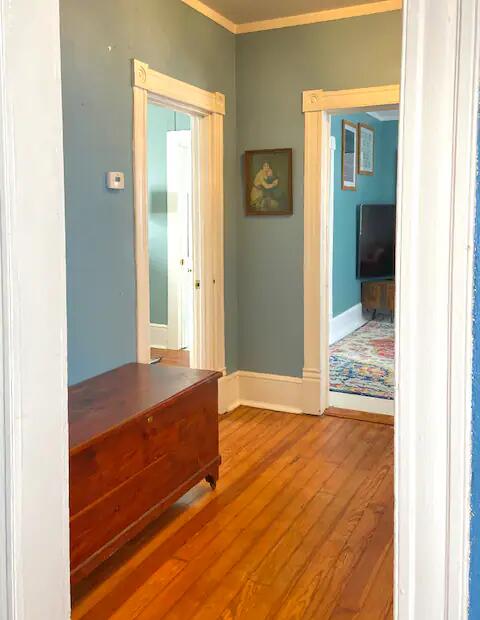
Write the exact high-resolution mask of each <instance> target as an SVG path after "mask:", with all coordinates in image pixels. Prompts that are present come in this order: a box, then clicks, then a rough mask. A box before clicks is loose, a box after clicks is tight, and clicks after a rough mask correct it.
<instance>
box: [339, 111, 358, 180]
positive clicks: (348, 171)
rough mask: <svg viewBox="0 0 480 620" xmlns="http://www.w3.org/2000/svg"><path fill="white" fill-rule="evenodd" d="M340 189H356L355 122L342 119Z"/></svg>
mask: <svg viewBox="0 0 480 620" xmlns="http://www.w3.org/2000/svg"><path fill="white" fill-rule="evenodd" d="M342 189H346V190H350V191H355V190H356V189H357V124H356V123H351V122H350V121H346V120H343V121H342Z"/></svg>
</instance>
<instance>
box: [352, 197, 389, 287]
mask: <svg viewBox="0 0 480 620" xmlns="http://www.w3.org/2000/svg"><path fill="white" fill-rule="evenodd" d="M394 276H395V205H373V204H372V205H367V204H361V205H359V206H358V235H357V278H358V279H359V280H373V279H379V278H386V279H388V278H393V277H394Z"/></svg>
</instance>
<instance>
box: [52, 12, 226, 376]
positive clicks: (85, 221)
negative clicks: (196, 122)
mask: <svg viewBox="0 0 480 620" xmlns="http://www.w3.org/2000/svg"><path fill="white" fill-rule="evenodd" d="M60 19H61V47H62V90H63V119H64V155H65V203H66V205H65V212H66V237H67V302H68V366H69V382H70V383H76V382H78V381H80V380H82V379H85V378H88V377H91V376H93V375H96V374H99V373H101V372H103V371H106V370H109V369H111V368H113V367H115V366H119V365H121V364H124V363H126V362H130V361H133V360H135V357H136V329H135V312H136V308H135V265H134V227H133V192H132V155H131V142H132V88H131V64H130V60H131V58H138V59H139V60H142V61H144V62H147V63H149V64H150V66H151V67H152V68H154V69H157V70H158V71H161V72H163V73H166V74H168V75H171V76H173V77H175V78H177V79H180V80H184V81H187V82H189V83H192V84H195V85H197V86H199V87H201V88H205V89H207V90H210V91H220V92H223V93H224V94H225V96H226V105H227V115H226V117H225V320H226V333H225V338H226V357H227V366H228V368H229V370H235V369H236V368H237V333H238V328H237V292H236V276H237V274H236V222H235V217H236V216H235V210H236V208H237V200H236V190H237V188H238V182H237V179H238V170H237V167H236V146H235V129H236V111H235V105H236V104H235V37H234V35H232V34H231V33H229V32H228V31H226V30H225V29H224V28H222V27H221V26H218V25H217V24H215V23H214V22H212V21H211V20H209V19H207V18H206V17H204V16H203V15H200V14H199V13H198V12H196V11H194V10H193V9H191V8H190V7H188V6H187V5H186V4H184V3H183V2H180V1H179V0H102V1H101V2H97V1H95V0H82V1H81V2H79V1H78V0H61V1H60ZM108 170H121V171H123V172H125V187H126V188H125V190H124V191H117V192H114V191H109V190H107V189H105V172H107V171H108Z"/></svg>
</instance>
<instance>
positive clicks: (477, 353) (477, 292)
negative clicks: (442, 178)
mask: <svg viewBox="0 0 480 620" xmlns="http://www.w3.org/2000/svg"><path fill="white" fill-rule="evenodd" d="M479 161H480V116H479V127H478V128H477V199H476V222H475V254H474V293H473V304H474V305H473V372H472V491H471V493H472V498H471V506H472V516H471V523H470V614H469V616H470V619H471V620H478V618H480V171H479V169H478V162H479Z"/></svg>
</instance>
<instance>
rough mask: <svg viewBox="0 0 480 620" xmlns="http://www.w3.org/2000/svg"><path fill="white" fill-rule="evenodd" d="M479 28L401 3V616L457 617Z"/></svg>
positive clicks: (462, 556)
mask: <svg viewBox="0 0 480 620" xmlns="http://www.w3.org/2000/svg"><path fill="white" fill-rule="evenodd" d="M479 33H480V25H479V0H406V2H405V3H404V41H403V63H402V88H401V90H402V100H401V106H400V127H399V167H398V198H397V202H398V205H399V208H398V210H397V213H398V217H399V222H398V239H397V248H399V251H398V254H397V271H396V273H397V281H398V280H400V286H399V288H398V293H399V294H398V298H397V303H396V310H397V312H396V317H397V324H396V338H397V342H398V345H399V349H400V355H399V356H398V357H397V360H396V382H397V392H396V412H395V413H396V418H395V423H396V433H395V435H396V438H395V459H396V468H395V469H396V471H395V495H396V503H395V528H396V533H395V538H396V540H395V544H396V562H395V563H396V570H395V573H396V579H395V582H396V615H397V618H401V619H402V620H403V619H404V618H405V619H408V620H413V619H415V620H417V619H419V618H446V619H449V620H466V619H467V617H468V570H469V562H468V557H469V519H470V469H471V437H470V432H471V384H472V374H471V357H472V293H473V273H472V272H473V257H472V254H473V252H472V247H473V230H474V211H475V180H476V152H477V151H476V146H477V136H476V128H477V109H478V87H479V72H478V62H479V60H478V59H479ZM475 586H476V587H477V586H478V584H475Z"/></svg>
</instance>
